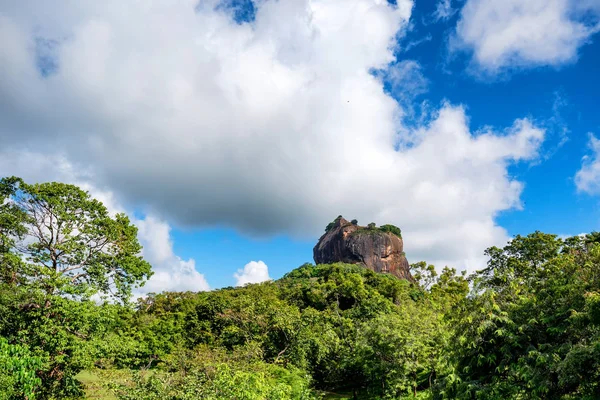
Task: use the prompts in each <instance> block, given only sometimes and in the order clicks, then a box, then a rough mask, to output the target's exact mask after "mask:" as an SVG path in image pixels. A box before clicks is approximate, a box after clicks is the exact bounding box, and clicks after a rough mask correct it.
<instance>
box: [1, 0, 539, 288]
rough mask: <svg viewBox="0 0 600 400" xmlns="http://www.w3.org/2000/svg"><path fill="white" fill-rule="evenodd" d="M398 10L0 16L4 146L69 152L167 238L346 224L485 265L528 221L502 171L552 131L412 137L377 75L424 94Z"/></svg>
mask: <svg viewBox="0 0 600 400" xmlns="http://www.w3.org/2000/svg"><path fill="white" fill-rule="evenodd" d="M397 3H398V4H397V6H394V5H390V4H388V2H387V1H386V0H327V1H325V0H311V1H309V0H279V1H273V0H265V1H261V2H257V3H256V8H255V19H254V21H252V22H251V23H238V22H236V21H234V20H233V18H232V16H231V15H230V14H229V11H227V9H224V8H222V7H221V8H220V7H216V5H217V3H216V1H209V0H206V1H202V2H200V3H199V5H198V4H197V1H195V0H194V1H191V0H186V1H178V2H172V1H168V0H149V1H145V2H142V3H140V2H133V1H124V0H107V1H104V2H97V1H92V0H78V1H68V0H61V1H59V2H53V3H52V4H50V3H48V2H41V3H40V2H34V1H31V0H24V1H20V2H3V3H2V5H1V6H0V7H1V8H0V15H1V16H0V37H1V38H2V40H0V61H1V64H0V65H2V68H3V73H2V74H1V75H0V140H1V142H2V146H3V147H4V148H6V149H8V150H6V151H11V149H20V148H26V149H27V151H28V152H30V153H31V154H33V153H35V152H44V151H48V149H60V150H61V152H62V154H63V155H64V158H65V159H66V160H68V162H69V163H70V165H77V166H78V167H77V169H78V170H79V169H83V170H88V171H91V173H90V177H89V179H90V180H91V181H92V182H93V184H94V185H95V186H96V187H102V188H109V189H110V191H111V193H115V194H116V195H118V198H119V199H120V201H121V202H122V203H124V204H133V205H135V207H138V208H139V209H143V210H145V211H146V212H147V214H149V215H152V216H155V217H156V221H162V222H156V223H157V224H158V225H160V224H161V223H165V222H164V221H168V223H169V224H172V225H173V224H174V225H177V226H180V225H192V226H196V227H202V226H210V225H216V224H219V225H225V226H230V227H232V228H235V229H238V230H240V231H242V232H244V233H246V234H256V235H271V234H276V233H287V234H291V235H296V236H305V237H306V236H309V237H316V236H318V234H319V233H320V232H321V231H322V229H323V227H324V226H325V225H326V224H327V222H329V221H330V220H331V219H333V218H334V217H335V216H337V215H338V214H340V213H341V214H343V215H345V216H347V217H349V218H358V219H359V220H362V221H376V222H378V223H393V224H396V225H398V226H400V227H401V228H402V230H403V232H404V237H405V240H406V251H407V254H408V256H409V257H410V258H411V260H416V259H426V260H440V262H443V263H448V264H452V265H456V266H459V267H464V266H467V267H469V266H470V265H473V266H475V265H476V264H477V263H479V262H481V254H482V251H483V249H484V248H485V247H486V246H488V245H491V244H497V243H502V241H504V240H506V239H507V235H506V232H505V231H504V229H502V228H501V227H499V226H497V224H496V223H495V222H494V217H495V216H496V215H497V213H499V212H500V211H503V210H506V209H510V208H515V207H519V206H520V201H519V195H520V192H521V190H522V186H523V185H522V184H521V183H520V182H518V181H515V180H514V179H513V178H511V177H510V176H509V175H508V172H507V167H508V166H509V165H510V164H511V163H515V162H520V161H527V160H532V159H535V158H536V157H537V153H538V148H539V146H540V143H541V141H542V140H543V137H544V131H543V130H540V129H538V128H536V127H535V126H533V125H532V123H531V122H530V121H528V120H517V121H516V122H515V123H514V125H513V126H512V127H510V128H507V129H505V130H502V129H500V130H488V131H481V132H480V131H475V132H474V131H472V130H471V128H470V127H469V123H468V118H467V116H466V113H465V110H464V108H463V107H461V106H454V105H450V104H443V105H442V106H441V107H440V109H439V110H438V112H437V113H436V114H435V115H434V116H432V118H431V120H430V121H429V123H427V124H426V125H424V126H422V127H421V128H419V129H412V128H411V129H408V128H407V127H405V126H404V125H403V116H404V115H405V113H406V110H405V109H404V108H403V107H402V106H401V105H400V104H401V103H402V102H400V103H399V102H398V101H396V99H394V98H393V97H392V96H390V94H389V93H388V92H386V91H385V90H384V80H382V79H381V75H377V74H375V75H373V74H372V73H371V72H372V71H374V70H378V71H382V70H383V71H387V74H388V76H391V77H392V78H394V77H398V79H397V80H393V79H392V81H391V84H392V85H396V88H397V90H396V91H401V90H402V89H401V87H402V85H403V84H405V85H406V87H407V90H413V91H415V90H416V91H417V92H419V91H422V90H425V88H426V83H424V82H426V80H424V79H423V80H418V81H417V83H418V84H417V85H416V87H413V88H412V89H411V86H410V84H411V82H407V79H402V78H403V77H409V78H410V77H416V78H419V79H421V78H422V74H421V73H420V69H419V68H418V65H417V64H410V63H408V64H407V63H402V62H401V63H396V62H395V56H394V48H395V46H396V40H397V38H398V35H400V34H401V33H402V32H403V31H404V30H405V29H406V26H407V23H408V19H409V17H410V12H411V9H412V2H411V1H409V0H399V1H398V2H397ZM39 43H43V44H44V45H42V49H40V48H39V47H40V45H39ZM48 43H51V45H47V44H48ZM36 44H37V45H36ZM40 53H41V54H40ZM40 59H41V60H42V61H40ZM40 64H41V65H44V66H45V67H44V68H42V67H41V66H40ZM402 68H404V69H402ZM406 72H410V73H408V74H405V73H406ZM384 75H385V74H384ZM403 82H404V83H403ZM413 84H414V82H413ZM19 165H21V167H22V169H24V170H27V169H29V168H30V166H29V163H28V162H27V161H26V160H25V161H19ZM167 237H168V236H167V235H165V234H164V232H163V233H162V235H161V238H162V239H161V240H163V241H164V240H166V239H165V238H167ZM167 253H168V251H166V252H164V253H160V254H163V255H164V254H167ZM159 258H160V259H161V260H163V261H164V262H165V263H167V264H169V265H178V266H179V268H181V270H182V271H191V269H190V268H189V262H186V261H181V260H178V259H177V258H176V257H175V256H172V255H170V256H168V257H159ZM169 260H170V261H169ZM186 263H187V264H186ZM186 266H187V267H186ZM173 268H175V267H173ZM186 268H187V269H186ZM177 279H178V278H173V280H174V281H176V282H178V280H177ZM197 279H198V282H199V281H200V278H197ZM200 286H201V285H200Z"/></svg>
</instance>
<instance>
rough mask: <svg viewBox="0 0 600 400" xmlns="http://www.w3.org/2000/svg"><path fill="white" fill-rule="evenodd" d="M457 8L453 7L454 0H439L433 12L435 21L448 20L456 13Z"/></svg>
mask: <svg viewBox="0 0 600 400" xmlns="http://www.w3.org/2000/svg"><path fill="white" fill-rule="evenodd" d="M456 11H457V9H456V8H453V7H452V0H439V1H438V3H437V6H436V8H435V12H434V13H433V18H434V20H435V21H440V20H447V19H449V18H450V17H452V16H453V15H454V14H455V13H456Z"/></svg>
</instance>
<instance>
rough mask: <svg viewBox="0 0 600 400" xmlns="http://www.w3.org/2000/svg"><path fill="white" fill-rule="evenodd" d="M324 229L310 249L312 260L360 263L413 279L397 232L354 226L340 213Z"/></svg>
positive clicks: (328, 262)
mask: <svg viewBox="0 0 600 400" xmlns="http://www.w3.org/2000/svg"><path fill="white" fill-rule="evenodd" d="M327 228H328V229H327V232H325V234H324V235H323V236H321V238H320V239H319V242H318V243H317V245H316V246H315V248H314V249H313V255H314V259H315V263H317V264H331V263H335V262H343V263H349V264H362V265H363V266H365V267H366V268H368V269H370V270H372V271H375V272H381V273H388V274H392V275H395V276H397V277H398V278H402V279H407V280H409V281H413V277H412V275H411V274H410V270H409V264H408V261H407V260H406V256H405V255H404V244H403V242H402V238H401V237H400V236H398V235H397V234H395V233H392V232H385V231H383V230H382V229H381V228H376V227H364V226H359V225H355V224H352V223H350V222H348V221H347V220H345V219H344V218H342V217H341V216H340V217H338V218H337V219H336V220H335V221H334V222H333V223H331V224H329V226H328V227H327ZM396 229H397V228H396ZM398 233H399V232H398Z"/></svg>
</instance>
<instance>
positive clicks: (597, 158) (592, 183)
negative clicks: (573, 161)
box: [575, 134, 600, 195]
mask: <svg viewBox="0 0 600 400" xmlns="http://www.w3.org/2000/svg"><path fill="white" fill-rule="evenodd" d="M589 147H590V150H591V151H592V155H591V156H589V155H586V156H585V157H583V160H582V163H581V169H580V170H579V171H577V174H575V185H576V186H577V191H578V192H583V193H588V194H592V195H597V194H600V140H599V139H597V138H596V137H595V136H594V135H592V134H590V142H589Z"/></svg>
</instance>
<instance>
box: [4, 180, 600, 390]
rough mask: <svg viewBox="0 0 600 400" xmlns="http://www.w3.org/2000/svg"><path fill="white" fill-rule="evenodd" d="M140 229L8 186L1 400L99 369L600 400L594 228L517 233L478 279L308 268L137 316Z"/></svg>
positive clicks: (65, 193) (143, 268)
mask: <svg viewBox="0 0 600 400" xmlns="http://www.w3.org/2000/svg"><path fill="white" fill-rule="evenodd" d="M339 218H341V216H340V217H338V219H336V221H338V220H339ZM336 221H334V222H332V223H331V224H329V225H328V228H327V229H326V230H329V229H331V227H333V226H334V224H335V222H336ZM352 223H356V221H353V222H352ZM355 233H363V234H369V235H382V234H384V233H392V234H394V235H397V236H399V237H401V232H400V229H399V228H397V227H395V226H393V225H383V226H381V227H379V228H377V227H376V226H375V224H369V227H367V228H360V229H358V230H357V231H356V232H355ZM136 235H137V230H136V228H135V227H134V226H133V225H132V224H131V223H130V221H129V220H128V218H127V217H126V216H124V215H120V214H119V215H116V216H111V215H110V214H109V212H108V210H107V209H106V208H105V207H104V206H103V205H102V204H101V203H100V202H98V201H96V200H94V199H92V198H91V197H90V196H89V194H88V193H86V192H84V191H82V190H80V189H79V188H77V187H75V186H72V185H65V184H61V183H47V184H37V185H28V184H26V183H24V182H23V181H22V180H20V179H18V178H4V179H2V180H0V396H1V398H6V399H58V398H67V399H68V398H71V399H75V398H81V397H83V395H84V392H83V389H84V387H83V385H82V383H81V382H79V381H78V380H77V379H76V377H77V376H79V377H80V378H81V377H82V376H83V375H81V374H80V372H81V371H83V370H86V369H90V368H96V369H97V371H102V372H101V373H100V375H99V376H102V377H103V379H105V380H107V382H106V384H105V386H106V390H110V391H111V392H112V393H113V394H114V395H115V396H117V398H119V399H139V398H142V399H215V400H216V399H257V400H258V399H261V400H262V399H307V400H308V399H313V398H318V397H319V396H318V395H317V393H325V392H327V393H330V392H335V393H348V394H349V395H348V396H347V398H353V399H402V398H417V399H443V398H447V399H597V398H600V272H599V271H600V234H598V233H597V232H592V233H590V234H589V235H584V236H576V237H572V238H567V239H565V240H562V239H560V238H559V237H557V236H556V235H550V234H545V233H542V232H534V233H532V234H530V235H527V236H520V235H518V236H516V237H515V238H514V239H513V240H511V241H510V242H509V243H508V244H507V245H506V246H504V247H502V248H499V247H492V248H489V249H487V250H486V252H485V254H486V255H487V256H488V257H489V262H488V264H487V266H486V267H485V268H484V269H482V270H481V271H479V272H476V273H474V274H472V275H470V276H466V274H465V273H463V274H457V272H456V270H454V269H452V268H447V267H446V268H444V269H442V270H439V269H436V268H435V267H434V266H432V265H429V264H427V263H425V262H418V263H415V264H412V265H411V272H412V274H413V277H414V282H408V281H404V280H400V279H397V278H396V277H394V276H392V275H389V274H377V273H375V272H373V271H371V270H368V269H366V268H363V267H361V266H357V265H349V264H343V263H337V264H332V265H312V264H305V265H302V266H301V267H299V268H297V269H295V270H292V271H290V272H289V273H288V274H286V275H285V276H284V277H283V278H281V279H279V280H277V281H274V282H266V283H262V284H255V285H247V286H245V287H243V288H226V289H221V290H215V291H211V292H204V293H191V292H186V293H172V292H166V293H157V294H150V295H148V296H147V297H145V298H143V299H138V301H137V303H136V304H135V305H134V304H130V303H129V302H128V301H127V300H128V299H129V295H130V293H131V290H132V288H133V287H135V286H136V285H138V284H141V283H142V282H143V281H144V280H145V279H147V278H148V277H149V276H150V275H151V272H150V266H149V265H148V264H147V263H146V262H145V261H144V260H143V259H142V258H141V257H140V255H139V254H140V250H141V246H140V245H139V242H138V240H137V237H136ZM94 293H103V294H111V298H112V299H113V300H121V301H120V302H113V303H105V304H97V303H95V302H92V301H90V297H91V295H92V294H94ZM117 369H118V370H119V371H120V372H119V373H118V374H117V373H111V371H113V372H114V371H116V370H117ZM78 374H79V375H78ZM117 375H118V376H117ZM331 396H332V395H329V397H330V398H331Z"/></svg>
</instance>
